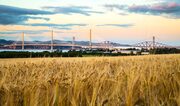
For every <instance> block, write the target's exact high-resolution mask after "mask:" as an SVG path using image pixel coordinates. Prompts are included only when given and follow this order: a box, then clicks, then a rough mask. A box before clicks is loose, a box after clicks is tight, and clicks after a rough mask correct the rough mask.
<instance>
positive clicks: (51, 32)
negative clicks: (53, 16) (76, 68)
mask: <svg viewBox="0 0 180 106" xmlns="http://www.w3.org/2000/svg"><path fill="white" fill-rule="evenodd" d="M53 37H54V35H53V30H52V31H51V52H53Z"/></svg>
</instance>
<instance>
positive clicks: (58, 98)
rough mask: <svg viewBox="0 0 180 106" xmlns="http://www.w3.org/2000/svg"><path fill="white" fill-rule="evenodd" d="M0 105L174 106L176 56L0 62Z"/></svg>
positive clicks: (177, 99) (179, 70)
mask: <svg viewBox="0 0 180 106" xmlns="http://www.w3.org/2000/svg"><path fill="white" fill-rule="evenodd" d="M0 106H180V55H179V54H178V55H148V56H129V57H84V58H32V59H0Z"/></svg>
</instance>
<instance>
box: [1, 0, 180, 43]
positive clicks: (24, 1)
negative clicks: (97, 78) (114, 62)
mask: <svg viewBox="0 0 180 106" xmlns="http://www.w3.org/2000/svg"><path fill="white" fill-rule="evenodd" d="M52 29H53V30H54V37H55V39H59V40H71V39H72V36H75V37H76V40H88V35H89V29H92V34H93V41H95V42H102V41H106V40H110V41H113V42H118V43H122V44H127V43H129V44H134V43H137V42H140V41H145V40H151V39H152V36H156V40H157V41H158V42H161V43H165V44H169V45H180V0H1V1H0V38H3V39H13V40H20V39H21V38H20V37H21V33H22V32H25V39H26V40H48V39H50V30H52Z"/></svg>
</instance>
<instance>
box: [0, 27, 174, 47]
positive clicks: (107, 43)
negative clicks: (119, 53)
mask: <svg viewBox="0 0 180 106" xmlns="http://www.w3.org/2000/svg"><path fill="white" fill-rule="evenodd" d="M53 37H54V35H53V30H52V31H51V43H50V44H39V43H37V44H30V43H28V44H25V42H24V33H22V42H21V44H16V43H13V44H10V45H4V47H9V48H13V49H15V48H16V47H21V49H22V50H24V47H25V46H35V47H46V48H48V47H50V49H51V51H53V49H54V47H57V46H65V47H72V49H73V50H74V49H75V48H77V47H78V48H87V49H94V48H96V49H115V48H114V45H113V42H110V41H104V42H101V43H98V45H93V44H92V34H91V30H90V34H89V45H88V46H85V45H77V44H75V37H73V39H72V43H69V44H55V43H54V42H53V40H54V39H53ZM130 47H132V48H143V49H154V48H177V47H173V46H169V45H166V44H163V43H159V42H156V41H155V37H154V36H153V39H152V41H144V42H140V43H137V44H133V45H130Z"/></svg>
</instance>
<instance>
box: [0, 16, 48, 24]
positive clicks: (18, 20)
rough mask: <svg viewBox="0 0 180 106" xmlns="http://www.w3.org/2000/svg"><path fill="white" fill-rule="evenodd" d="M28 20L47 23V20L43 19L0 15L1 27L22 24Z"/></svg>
mask: <svg viewBox="0 0 180 106" xmlns="http://www.w3.org/2000/svg"><path fill="white" fill-rule="evenodd" d="M29 19H41V20H46V21H48V20H49V18H44V17H33V16H26V15H20V16H19V15H10V14H0V24H2V25H10V24H22V23H24V22H25V21H28V20H29Z"/></svg>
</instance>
